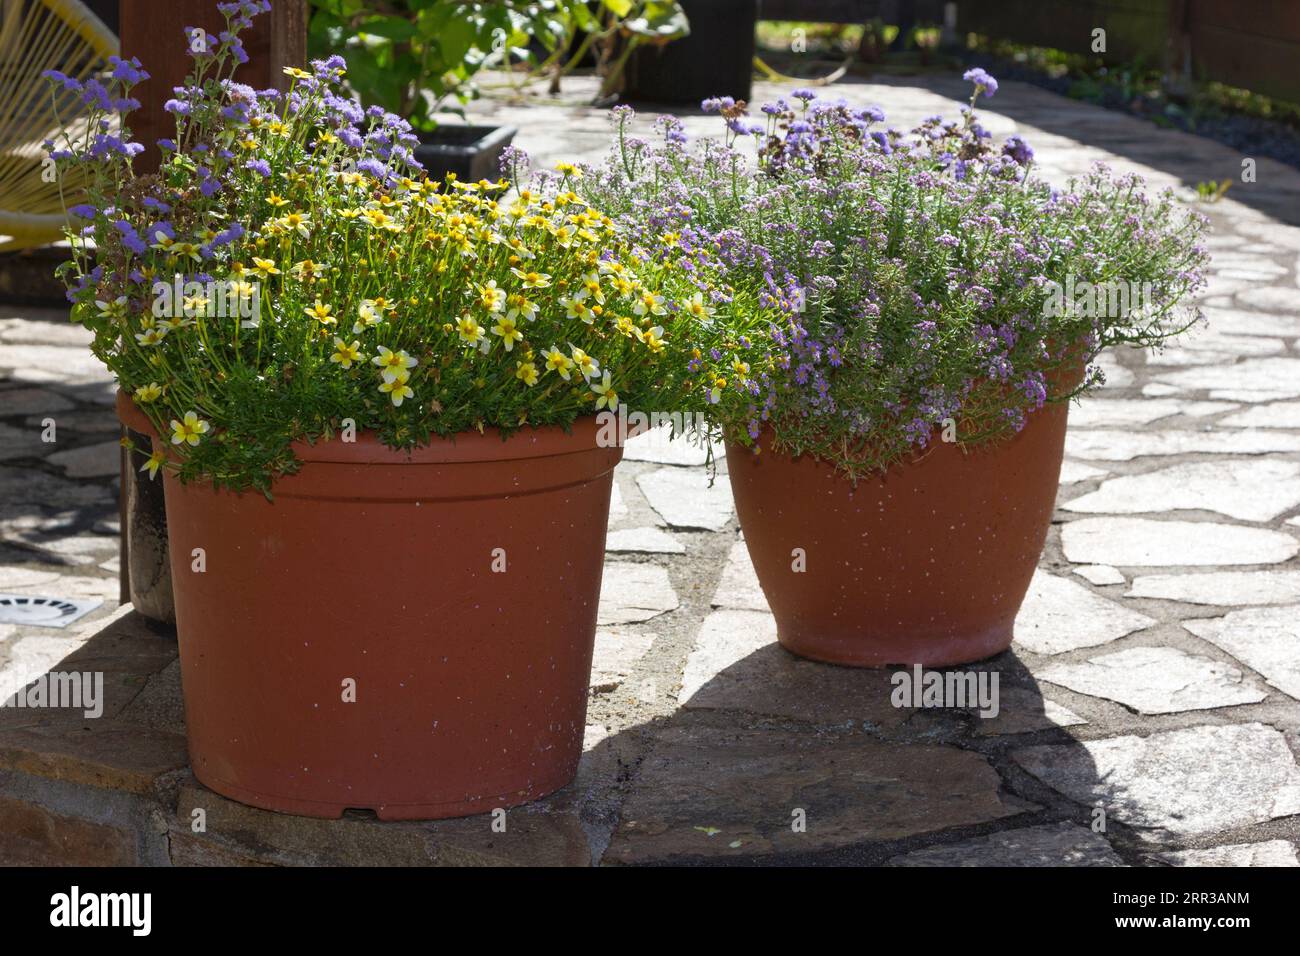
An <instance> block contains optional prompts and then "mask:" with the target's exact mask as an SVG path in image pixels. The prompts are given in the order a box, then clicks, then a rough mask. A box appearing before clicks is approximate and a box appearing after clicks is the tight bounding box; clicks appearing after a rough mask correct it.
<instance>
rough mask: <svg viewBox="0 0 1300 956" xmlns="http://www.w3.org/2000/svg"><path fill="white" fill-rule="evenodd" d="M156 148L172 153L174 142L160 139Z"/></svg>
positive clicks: (174, 146)
mask: <svg viewBox="0 0 1300 956" xmlns="http://www.w3.org/2000/svg"><path fill="white" fill-rule="evenodd" d="M158 148H159V149H161V150H163V151H164V152H168V153H174V152H176V140H174V139H160V140H158Z"/></svg>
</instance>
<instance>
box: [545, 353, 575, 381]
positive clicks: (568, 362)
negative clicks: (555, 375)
mask: <svg viewBox="0 0 1300 956" xmlns="http://www.w3.org/2000/svg"><path fill="white" fill-rule="evenodd" d="M545 357H546V370H547V371H548V372H559V373H560V378H562V379H564V380H565V381H566V382H567V381H568V380H569V372H570V371H571V370H572V369H573V360H572V359H570V358H569V357H568V356H567V355H565V354H564V353H563V352H561V351H560V350H559V349H557V348H556V347H555V346H554V345H552V346H551V347H550V349H549V350H548V351H547V352H546V353H545Z"/></svg>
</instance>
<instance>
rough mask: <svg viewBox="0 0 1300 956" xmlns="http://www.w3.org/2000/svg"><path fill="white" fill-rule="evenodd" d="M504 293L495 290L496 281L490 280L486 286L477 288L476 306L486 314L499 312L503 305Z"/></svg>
mask: <svg viewBox="0 0 1300 956" xmlns="http://www.w3.org/2000/svg"><path fill="white" fill-rule="evenodd" d="M505 301H506V293H505V290H504V289H498V288H497V280H496V279H491V280H489V281H488V283H487V285H481V286H479V287H478V304H479V305H481V306H482V307H483V308H484V309H485V310H486V311H488V312H500V311H501V309H502V307H503V306H504V305H505Z"/></svg>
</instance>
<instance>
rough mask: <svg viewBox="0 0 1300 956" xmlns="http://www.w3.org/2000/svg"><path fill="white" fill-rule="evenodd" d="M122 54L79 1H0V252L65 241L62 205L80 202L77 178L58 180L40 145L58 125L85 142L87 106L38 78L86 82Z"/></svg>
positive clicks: (81, 182) (110, 34)
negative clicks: (58, 75)
mask: <svg viewBox="0 0 1300 956" xmlns="http://www.w3.org/2000/svg"><path fill="white" fill-rule="evenodd" d="M117 50H118V42H117V37H116V36H114V34H113V32H112V31H111V30H109V29H108V27H106V26H105V25H104V23H103V21H102V20H100V19H99V17H97V16H95V14H94V13H92V12H91V11H90V10H89V9H88V8H87V7H86V5H85V4H83V3H80V2H78V0H0V249H24V248H29V247H31V246H40V245H44V244H45V243H48V242H53V241H54V240H56V239H60V238H62V236H63V226H64V223H65V221H66V219H65V216H64V213H63V202H64V201H65V200H66V202H67V203H68V204H69V205H72V204H74V203H77V202H80V201H81V199H82V196H83V189H84V186H85V182H84V180H83V179H82V178H81V174H80V173H79V172H71V171H69V172H66V173H65V174H64V176H63V181H62V183H59V182H56V181H55V180H54V177H53V173H52V170H51V169H50V168H49V164H48V163H46V162H45V160H46V156H47V154H46V151H45V147H44V146H43V145H42V144H43V143H44V142H45V140H47V139H53V138H55V134H56V133H57V131H58V129H59V126H60V123H63V124H67V125H68V126H69V128H70V135H71V136H72V138H73V140H74V141H76V140H77V139H78V136H79V135H81V136H84V135H85V129H84V120H85V117H86V115H87V113H88V108H87V107H86V106H84V105H83V104H82V103H81V100H80V99H79V98H78V96H77V95H76V94H75V93H72V92H69V91H67V90H64V89H63V88H62V87H60V86H56V85H54V84H51V83H49V82H48V81H46V80H44V79H42V77H41V73H43V72H44V71H45V70H60V71H62V72H63V73H66V74H67V75H68V76H71V77H75V78H76V79H78V80H82V81H84V80H86V79H87V78H88V77H90V76H91V75H92V74H93V73H95V72H96V71H98V70H100V69H102V68H103V67H104V65H105V61H106V60H107V59H108V57H109V56H111V55H113V54H115V53H117ZM56 116H57V117H58V119H56V118H55V117H56ZM79 118H80V119H81V128H80V129H78V119H79ZM60 187H61V188H62V191H63V199H60V195H59V190H60Z"/></svg>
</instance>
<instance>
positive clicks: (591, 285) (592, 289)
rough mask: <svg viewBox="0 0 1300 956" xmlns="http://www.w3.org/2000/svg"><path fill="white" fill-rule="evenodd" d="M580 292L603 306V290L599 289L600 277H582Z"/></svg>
mask: <svg viewBox="0 0 1300 956" xmlns="http://www.w3.org/2000/svg"><path fill="white" fill-rule="evenodd" d="M582 290H583V291H584V292H585V293H587V295H589V296H591V297H592V298H593V299H595V300H596V301H597V302H599V303H600V304H601V305H604V304H605V290H604V289H602V288H601V287H600V276H597V275H587V276H584V277H583V280H582Z"/></svg>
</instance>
